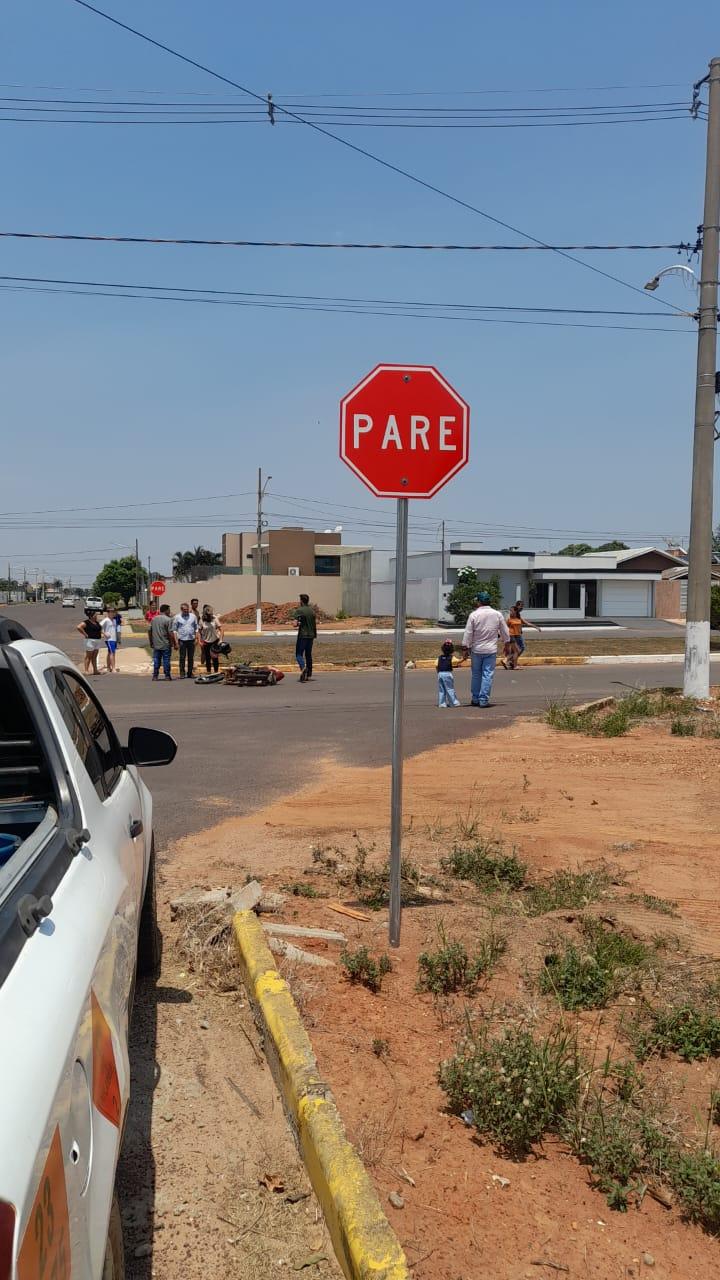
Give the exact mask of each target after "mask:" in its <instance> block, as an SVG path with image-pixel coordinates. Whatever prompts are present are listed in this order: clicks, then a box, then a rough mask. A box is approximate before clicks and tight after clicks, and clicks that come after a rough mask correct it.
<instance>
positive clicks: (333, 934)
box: [263, 920, 347, 942]
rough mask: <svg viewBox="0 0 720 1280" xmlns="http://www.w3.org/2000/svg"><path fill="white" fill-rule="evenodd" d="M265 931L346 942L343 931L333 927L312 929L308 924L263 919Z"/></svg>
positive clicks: (289, 936)
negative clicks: (280, 922)
mask: <svg viewBox="0 0 720 1280" xmlns="http://www.w3.org/2000/svg"><path fill="white" fill-rule="evenodd" d="M263 929H264V930H265V932H266V933H272V934H276V935H277V936H278V937H282V938H322V939H323V940H324V941H325V942H347V938H346V937H345V934H344V933H338V932H337V931H336V930H335V929H313V928H311V927H310V926H309V925H301V924H277V923H276V922H275V921H274V920H264V921H263Z"/></svg>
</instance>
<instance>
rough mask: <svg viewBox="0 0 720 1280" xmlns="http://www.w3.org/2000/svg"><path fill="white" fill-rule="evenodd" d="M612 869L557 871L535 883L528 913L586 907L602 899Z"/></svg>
mask: <svg viewBox="0 0 720 1280" xmlns="http://www.w3.org/2000/svg"><path fill="white" fill-rule="evenodd" d="M611 882H612V881H611V877H610V873H609V872H608V871H605V870H603V869H600V870H597V871H555V872H554V873H553V875H551V876H550V877H549V879H548V880H543V881H541V882H540V884H534V885H531V887H530V889H529V890H528V892H527V895H526V897H525V903H526V905H527V909H528V914H529V915H531V916H543V915H545V913H546V912H547V911H559V910H560V909H561V908H566V907H567V908H575V909H577V908H580V907H586V906H587V905H588V903H590V902H596V901H597V899H598V898H601V897H602V896H603V894H604V893H605V891H606V890H607V889H608V888H609V886H610V884H611Z"/></svg>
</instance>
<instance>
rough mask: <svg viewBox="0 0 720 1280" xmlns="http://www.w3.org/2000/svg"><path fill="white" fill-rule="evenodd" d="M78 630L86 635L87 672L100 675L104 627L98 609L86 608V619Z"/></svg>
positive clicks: (87, 673) (82, 634)
mask: <svg viewBox="0 0 720 1280" xmlns="http://www.w3.org/2000/svg"><path fill="white" fill-rule="evenodd" d="M77 630H78V631H79V632H80V635H81V636H84V637H85V674H86V675H88V676H89V675H91V674H92V675H94V676H96V675H98V674H99V672H98V653H99V652H100V649H101V646H102V627H101V626H100V623H99V622H98V615H97V610H96V609H86V610H85V621H84V622H81V623H80V625H79V626H78V628H77Z"/></svg>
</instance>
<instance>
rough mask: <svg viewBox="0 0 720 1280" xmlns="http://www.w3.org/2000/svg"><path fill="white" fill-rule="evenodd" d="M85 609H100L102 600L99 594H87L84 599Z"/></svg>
mask: <svg viewBox="0 0 720 1280" xmlns="http://www.w3.org/2000/svg"><path fill="white" fill-rule="evenodd" d="M85 608H86V609H102V608H103V602H102V598H101V597H100V596H87V598H86V600H85Z"/></svg>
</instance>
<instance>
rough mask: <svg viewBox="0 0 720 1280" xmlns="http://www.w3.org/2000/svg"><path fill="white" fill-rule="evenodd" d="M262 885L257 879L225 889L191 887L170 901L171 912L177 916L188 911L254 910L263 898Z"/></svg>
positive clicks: (233, 911)
mask: <svg viewBox="0 0 720 1280" xmlns="http://www.w3.org/2000/svg"><path fill="white" fill-rule="evenodd" d="M262 896H263V890H262V885H261V884H260V883H259V881H257V880H250V881H249V883H248V884H246V885H243V886H242V888H241V889H234V888H232V887H231V886H230V887H227V888H225V889H189V890H188V891H187V892H186V893H183V894H182V895H181V896H180V897H179V898H174V899H173V901H172V902H171V903H170V912H171V915H172V917H173V919H175V917H176V916H182V915H187V914H188V912H195V911H202V910H203V909H207V910H213V909H215V910H218V911H220V912H225V911H226V912H227V914H228V915H230V916H233V915H235V912H236V911H252V910H253V909H254V908H255V907H257V905H258V903H259V902H260V900H261V899H262Z"/></svg>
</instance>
